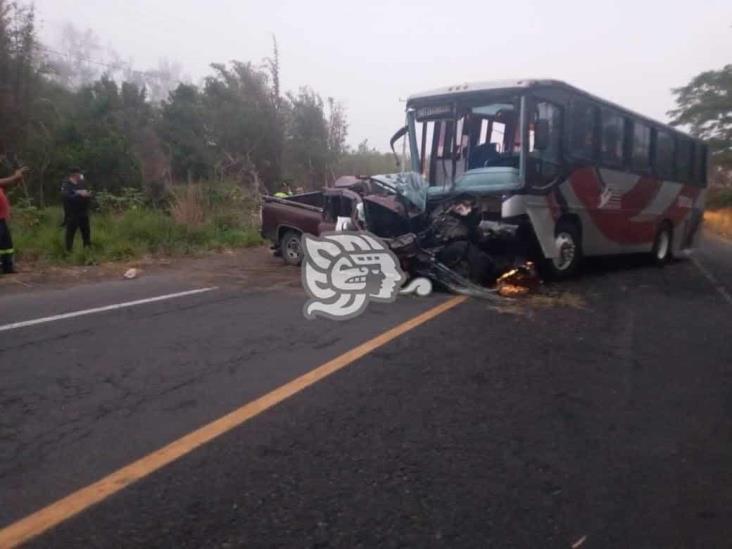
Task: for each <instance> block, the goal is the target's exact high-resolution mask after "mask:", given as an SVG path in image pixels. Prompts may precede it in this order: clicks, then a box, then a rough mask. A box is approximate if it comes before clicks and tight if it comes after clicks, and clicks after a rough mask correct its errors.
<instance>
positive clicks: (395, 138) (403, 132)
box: [389, 126, 407, 168]
mask: <svg viewBox="0 0 732 549" xmlns="http://www.w3.org/2000/svg"><path fill="white" fill-rule="evenodd" d="M406 134H407V127H406V126H404V127H403V128H399V129H398V130H397V132H396V133H395V134H394V135H392V136H391V140H390V141H389V145H390V146H391V152H393V153H394V158H395V159H396V165H397V168H401V167H402V163H401V162H400V161H399V155H398V154H397V152H396V149H395V148H394V143H396V142H397V141H399V140H400V139H401V138H402V137H404V136H405V135H406Z"/></svg>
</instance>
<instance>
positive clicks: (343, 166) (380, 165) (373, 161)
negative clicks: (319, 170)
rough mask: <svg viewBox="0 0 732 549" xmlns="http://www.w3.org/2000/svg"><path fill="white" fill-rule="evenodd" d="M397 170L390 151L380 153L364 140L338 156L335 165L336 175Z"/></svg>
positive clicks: (369, 173)
mask: <svg viewBox="0 0 732 549" xmlns="http://www.w3.org/2000/svg"><path fill="white" fill-rule="evenodd" d="M395 171H398V168H397V165H396V159H395V158H394V155H393V154H392V153H382V152H379V151H377V150H376V149H374V148H371V147H369V144H368V141H366V140H364V141H362V142H361V143H360V144H359V145H358V148H357V149H356V150H355V151H348V152H347V153H346V154H343V155H341V156H340V157H339V159H338V163H337V165H336V167H335V172H336V174H337V175H347V174H353V175H375V174H383V173H393V172H395Z"/></svg>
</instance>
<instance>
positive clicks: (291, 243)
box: [261, 174, 426, 265]
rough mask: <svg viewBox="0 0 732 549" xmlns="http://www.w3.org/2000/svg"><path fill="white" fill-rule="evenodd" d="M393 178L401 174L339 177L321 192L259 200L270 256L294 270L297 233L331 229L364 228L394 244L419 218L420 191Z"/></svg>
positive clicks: (421, 212) (299, 250)
mask: <svg viewBox="0 0 732 549" xmlns="http://www.w3.org/2000/svg"><path fill="white" fill-rule="evenodd" d="M399 177H401V174H395V175H393V176H391V175H390V176H377V177H356V176H345V177H341V178H340V179H338V180H337V181H336V182H335V183H334V184H333V186H332V187H329V188H326V189H325V190H323V191H317V192H309V193H303V194H296V195H293V196H288V197H275V196H265V197H264V203H263V205H262V229H261V233H262V236H263V237H264V238H265V239H267V240H269V241H270V242H272V249H273V250H274V252H275V254H276V255H280V256H281V257H282V259H283V261H284V262H285V263H287V264H288V265H299V264H300V262H301V261H302V255H303V253H302V248H301V245H300V237H301V236H302V234H303V233H308V234H313V235H316V236H317V235H320V234H321V233H323V232H326V231H334V230H336V229H337V228H339V229H342V228H348V229H351V230H361V229H367V228H368V230H370V231H371V232H373V233H374V234H376V235H377V236H380V237H383V238H394V237H397V236H399V235H402V234H405V233H408V232H411V231H413V230H414V229H415V226H416V225H417V221H418V219H420V218H421V217H422V216H423V215H424V210H425V203H426V189H425V190H422V189H420V188H419V187H418V186H417V185H416V184H414V183H410V182H408V181H407V182H405V181H403V180H399ZM420 191H423V192H422V193H420ZM366 219H369V223H368V227H367V226H366V221H365V220H366Z"/></svg>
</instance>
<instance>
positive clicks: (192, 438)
mask: <svg viewBox="0 0 732 549" xmlns="http://www.w3.org/2000/svg"><path fill="white" fill-rule="evenodd" d="M466 299H467V298H466V297H462V296H459V297H454V298H451V299H449V300H447V301H445V302H444V303H442V304H440V305H438V306H437V307H434V308H432V309H430V310H429V311H425V312H424V313H422V314H420V315H417V316H415V317H414V318H412V319H410V320H407V321H406V322H404V323H402V324H399V325H398V326H395V327H394V328H391V329H390V330H387V331H386V332H384V333H383V334H381V335H378V336H376V337H375V338H373V339H370V340H369V341H367V342H365V343H362V344H361V345H359V346H357V347H354V348H353V349H351V350H350V351H348V352H346V353H343V354H342V355H340V356H338V357H336V358H334V359H333V360H330V361H328V362H326V363H325V364H322V365H321V366H318V367H317V368H315V369H313V370H310V371H309V372H307V373H306V374H303V375H301V376H300V377H298V378H295V379H293V380H292V381H289V382H288V383H285V384H284V385H282V386H280V387H278V388H277V389H275V390H273V391H271V392H269V393H267V394H266V395H264V396H261V397H259V398H258V399H256V400H253V401H251V402H249V403H248V404H245V405H244V406H242V407H241V408H238V409H236V410H234V411H233V412H231V413H229V414H227V415H225V416H223V417H221V418H219V419H217V420H214V421H212V422H211V423H209V424H207V425H204V426H203V427H201V428H199V429H196V430H195V431H193V432H191V433H189V434H187V435H184V436H183V437H181V438H179V439H177V440H175V441H173V442H171V443H170V444H168V445H167V446H164V447H163V448H160V449H159V450H156V451H155V452H152V453H151V454H148V455H146V456H145V457H143V458H140V459H138V460H137V461H135V462H133V463H131V464H129V465H126V466H125V467H122V468H121V469H118V470H117V471H115V472H114V473H112V474H110V475H108V476H106V477H104V478H102V479H100V480H98V481H96V482H95V483H93V484H90V485H89V486H86V487H84V488H82V489H80V490H77V491H76V492H74V493H72V494H70V495H68V496H66V497H65V498H62V499H60V500H58V501H56V502H54V503H52V504H50V505H48V506H47V507H44V508H43V509H41V510H39V511H36V512H35V513H33V514H32V515H28V516H27V517H25V518H23V519H21V520H19V521H17V522H14V523H13V524H11V525H9V526H7V527H5V528H3V529H2V530H0V547H3V548H4V547H15V546H17V545H20V544H22V543H25V542H27V541H29V540H30V539H32V538H34V537H36V536H38V535H40V534H42V533H43V532H45V531H46V530H48V529H50V528H53V527H55V526H57V525H58V524H60V523H62V522H64V521H65V520H68V519H69V518H71V517H73V516H74V515H76V514H78V513H80V512H82V511H84V510H85V509H88V508H89V507H91V506H92V505H95V504H97V503H99V502H100V501H102V500H104V499H106V498H108V497H109V496H111V495H113V494H115V493H117V492H119V491H120V490H122V489H124V488H125V487H127V486H129V485H130V484H132V483H133V482H136V481H138V480H140V479H141V478H144V477H146V476H147V475H149V474H150V473H153V472H154V471H157V470H158V469H160V468H162V467H165V466H166V465H167V464H169V463H171V462H173V461H175V460H177V459H179V458H181V457H183V456H185V455H186V454H188V453H190V452H192V451H193V450H195V449H196V448H198V447H199V446H202V445H204V444H206V443H207V442H210V441H211V440H213V439H215V438H216V437H218V436H221V435H223V434H224V433H226V432H227V431H230V430H231V429H234V428H235V427H238V426H239V425H241V424H243V423H245V422H246V421H248V420H250V419H252V418H253V417H255V416H257V415H259V414H261V413H262V412H264V411H265V410H268V409H269V408H272V407H273V406H276V405H277V404H279V403H280V402H282V401H283V400H286V399H287V398H289V397H291V396H293V395H294V394H297V393H299V392H300V391H302V390H303V389H306V388H307V387H309V386H311V385H313V384H314V383H317V382H318V381H320V380H321V379H324V378H326V377H328V376H329V375H331V374H333V373H335V372H337V371H338V370H341V369H343V368H345V367H346V366H348V365H349V364H351V363H353V362H354V361H356V360H358V359H359V358H362V357H364V356H365V355H367V354H369V353H370V352H371V351H373V350H375V349H378V348H379V347H381V346H383V345H386V344H387V343H389V342H390V341H392V340H394V339H396V338H397V337H399V336H400V335H402V334H404V333H406V332H408V331H410V330H413V329H414V328H416V327H417V326H420V325H421V324H424V323H425V322H427V321H429V320H431V319H433V318H435V317H436V316H438V315H440V314H442V313H444V312H445V311H448V310H450V309H452V308H453V307H455V306H456V305H459V304H460V303H462V302H463V301H465V300H466Z"/></svg>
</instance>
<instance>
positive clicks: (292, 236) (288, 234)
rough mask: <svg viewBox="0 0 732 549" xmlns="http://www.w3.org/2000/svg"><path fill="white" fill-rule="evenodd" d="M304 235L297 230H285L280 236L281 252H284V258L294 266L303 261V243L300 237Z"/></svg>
mask: <svg viewBox="0 0 732 549" xmlns="http://www.w3.org/2000/svg"><path fill="white" fill-rule="evenodd" d="M301 236H302V235H301V234H300V233H298V232H297V231H285V233H284V234H283V235H282V238H280V253H281V254H282V260H283V261H284V262H285V263H286V264H288V265H293V266H295V267H296V266H298V265H300V263H302V256H303V253H302V244H301V242H300V237H301Z"/></svg>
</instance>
